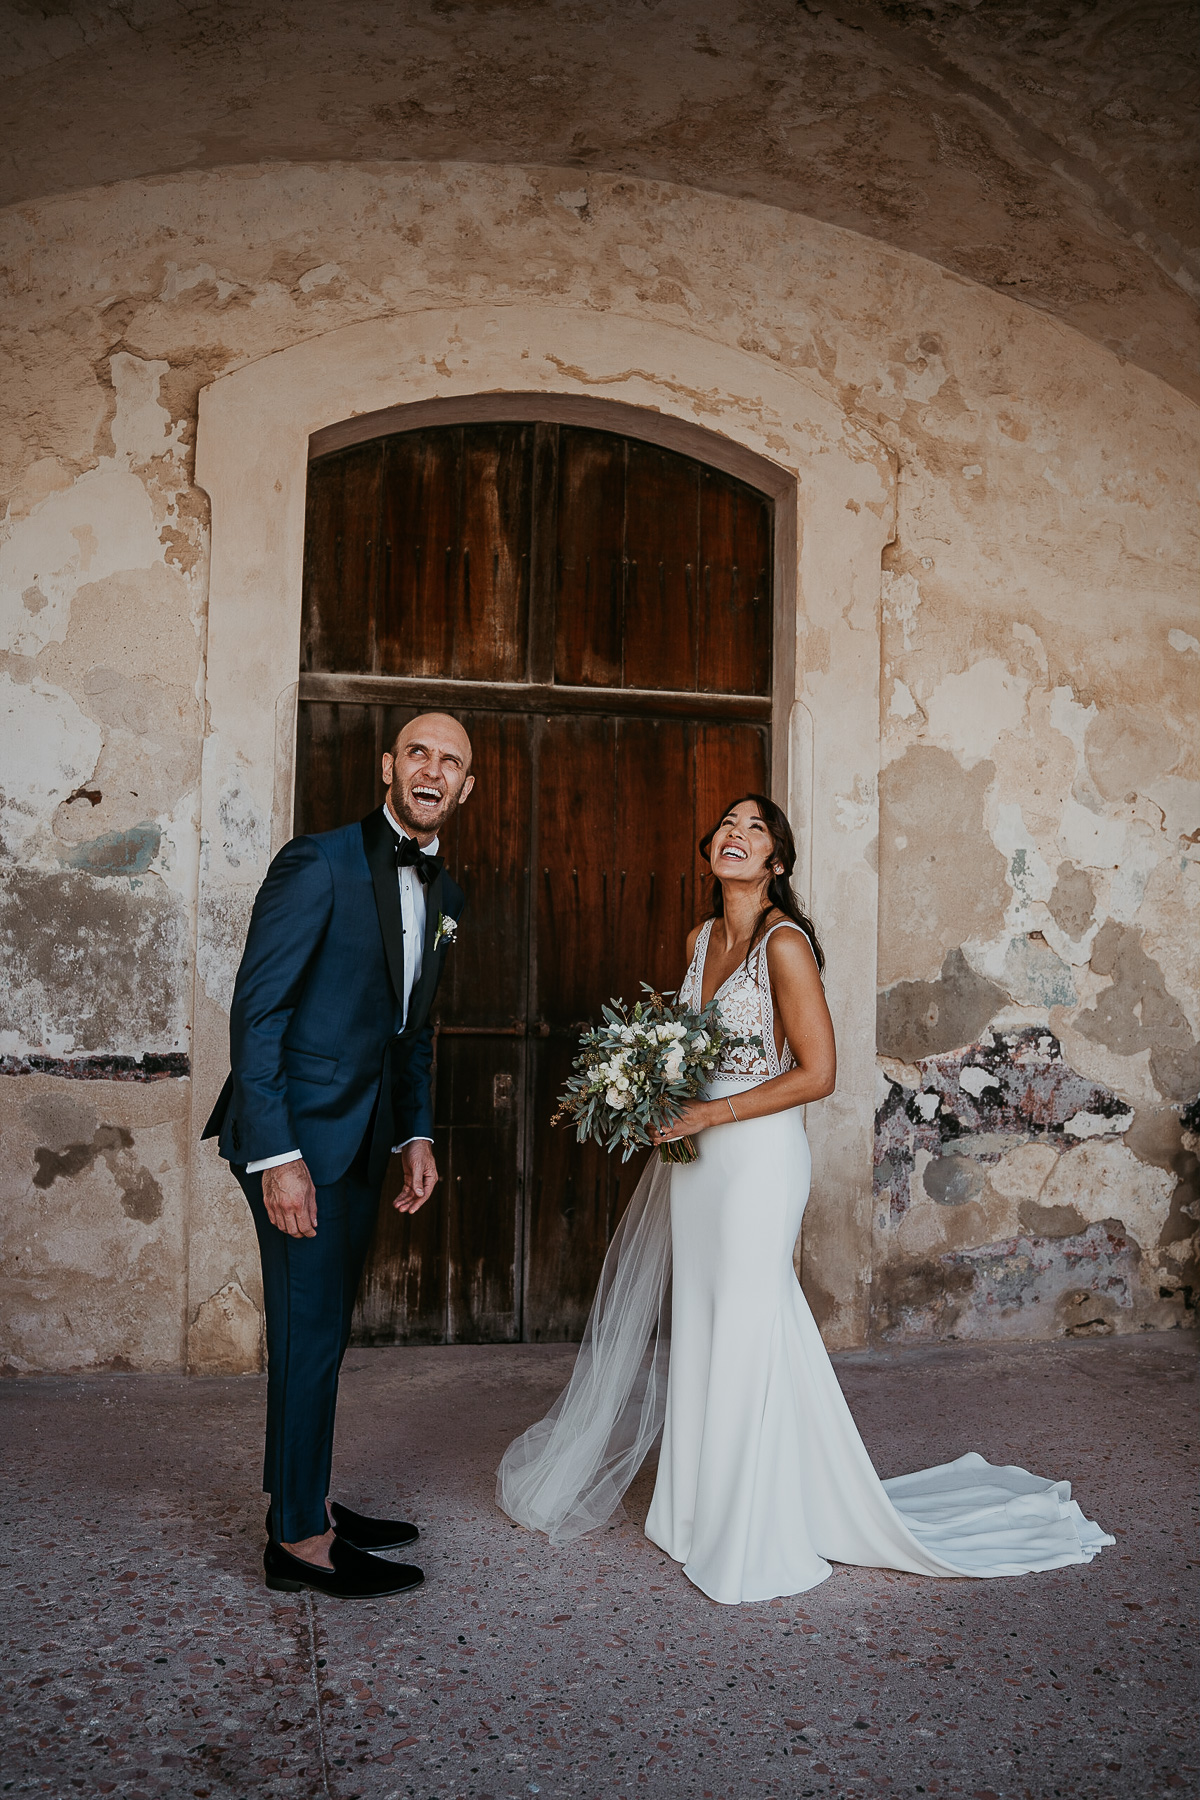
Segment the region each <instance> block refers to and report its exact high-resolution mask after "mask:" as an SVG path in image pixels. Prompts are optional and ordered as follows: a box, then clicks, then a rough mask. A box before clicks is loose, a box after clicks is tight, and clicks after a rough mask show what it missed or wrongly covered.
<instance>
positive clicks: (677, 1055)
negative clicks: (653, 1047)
mask: <svg viewBox="0 0 1200 1800" xmlns="http://www.w3.org/2000/svg"><path fill="white" fill-rule="evenodd" d="M663 1073H664V1074H665V1075H666V1077H667V1080H668V1081H678V1080H679V1077H680V1076H681V1075H682V1074H683V1051H682V1050H672V1051H671V1052H670V1053H669V1055H667V1056H666V1057H665V1058H664V1059H663Z"/></svg>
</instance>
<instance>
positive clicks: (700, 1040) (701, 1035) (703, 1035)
mask: <svg viewBox="0 0 1200 1800" xmlns="http://www.w3.org/2000/svg"><path fill="white" fill-rule="evenodd" d="M692 1049H693V1050H707V1049H708V1033H707V1031H698V1032H697V1033H696V1035H695V1037H694V1038H693V1039H692Z"/></svg>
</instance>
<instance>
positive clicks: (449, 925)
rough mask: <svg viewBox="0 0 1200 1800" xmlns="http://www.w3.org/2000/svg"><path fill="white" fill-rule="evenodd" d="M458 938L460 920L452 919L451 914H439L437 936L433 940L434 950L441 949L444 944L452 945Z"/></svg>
mask: <svg viewBox="0 0 1200 1800" xmlns="http://www.w3.org/2000/svg"><path fill="white" fill-rule="evenodd" d="M457 936H458V920H457V919H452V918H451V917H450V914H449V913H439V914H438V922H437V934H436V936H435V937H434V940H433V947H434V949H435V950H437V949H439V948H440V947H441V945H442V944H452V943H453V942H454V940H455V938H456V937H457Z"/></svg>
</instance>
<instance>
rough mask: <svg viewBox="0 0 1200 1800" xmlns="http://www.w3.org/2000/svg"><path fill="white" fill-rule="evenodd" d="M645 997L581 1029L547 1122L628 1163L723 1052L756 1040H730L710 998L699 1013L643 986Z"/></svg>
mask: <svg viewBox="0 0 1200 1800" xmlns="http://www.w3.org/2000/svg"><path fill="white" fill-rule="evenodd" d="M642 988H643V990H644V992H645V993H646V994H647V995H648V996H649V997H648V999H645V1000H637V1001H635V1002H634V1005H633V1008H632V1010H630V1008H629V1006H628V1005H627V1003H626V1002H625V1001H623V1000H613V1001H611V1002H610V1004H609V1005H608V1006H603V1007H601V1009H600V1012H601V1017H602V1019H603V1023H602V1024H601V1025H596V1026H593V1027H592V1028H591V1029H590V1030H589V1031H585V1032H584V1034H583V1036H582V1037H581V1038H580V1040H579V1054H578V1056H576V1058H575V1060H574V1062H573V1063H572V1064H571V1075H570V1077H569V1079H568V1081H567V1086H566V1091H565V1092H564V1093H562V1094H560V1096H559V1102H558V1111H557V1112H556V1113H555V1115H554V1123H555V1124H558V1123H559V1121H560V1120H563V1121H570V1122H571V1123H573V1124H574V1126H575V1135H576V1137H577V1138H578V1139H579V1142H580V1143H581V1144H582V1143H585V1142H586V1141H587V1139H589V1138H591V1139H593V1140H594V1142H596V1143H597V1144H603V1146H604V1148H605V1149H606V1150H608V1151H610V1152H611V1151H613V1150H620V1152H621V1161H622V1162H627V1161H628V1159H629V1158H630V1157H631V1156H632V1155H633V1153H634V1151H635V1150H640V1149H646V1148H648V1147H649V1145H650V1144H651V1143H652V1142H653V1138H652V1136H651V1133H652V1132H655V1131H663V1130H665V1129H666V1127H667V1126H668V1125H671V1124H673V1123H674V1121H675V1120H676V1119H677V1118H678V1117H679V1115H680V1114H681V1113H682V1112H683V1109H684V1107H685V1106H686V1105H687V1104H688V1102H689V1101H690V1100H696V1099H699V1098H700V1096H701V1095H702V1094H703V1093H704V1090H705V1087H706V1085H707V1083H708V1081H709V1080H710V1078H711V1076H712V1074H713V1072H714V1071H715V1069H716V1068H717V1066H718V1064H719V1063H720V1060H721V1057H722V1055H723V1054H724V1053H725V1051H727V1050H732V1049H736V1048H740V1047H741V1046H743V1045H749V1044H753V1045H756V1046H758V1048H760V1049H761V1047H762V1039H761V1038H760V1037H758V1036H757V1035H756V1036H754V1037H751V1038H744V1037H735V1036H734V1035H733V1034H732V1033H730V1032H728V1031H727V1030H726V1029H725V1026H724V1024H723V1022H722V1020H721V1014H720V1011H719V1009H718V1006H717V1002H716V1000H715V999H714V1000H710V1001H709V1003H708V1005H707V1006H706V1007H704V1008H703V1010H702V1011H699V1012H697V1011H696V1010H695V1008H693V1007H690V1006H677V1005H671V1004H670V1002H671V1001H673V1000H674V998H675V996H674V994H659V993H656V992H655V990H654V989H653V988H652V987H651V986H650V985H649V983H648V982H645V981H643V983H642Z"/></svg>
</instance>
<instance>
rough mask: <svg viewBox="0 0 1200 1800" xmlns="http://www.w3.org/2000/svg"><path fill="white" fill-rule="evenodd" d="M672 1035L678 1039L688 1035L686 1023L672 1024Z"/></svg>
mask: <svg viewBox="0 0 1200 1800" xmlns="http://www.w3.org/2000/svg"><path fill="white" fill-rule="evenodd" d="M671 1036H672V1037H673V1038H675V1039H676V1040H678V1039H679V1038H684V1037H686V1036H687V1026H686V1025H672V1026H671Z"/></svg>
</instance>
